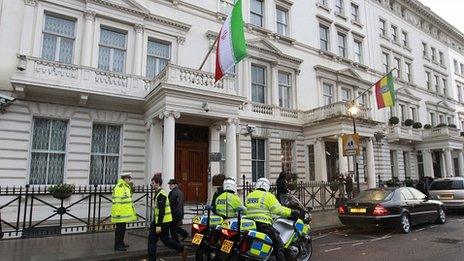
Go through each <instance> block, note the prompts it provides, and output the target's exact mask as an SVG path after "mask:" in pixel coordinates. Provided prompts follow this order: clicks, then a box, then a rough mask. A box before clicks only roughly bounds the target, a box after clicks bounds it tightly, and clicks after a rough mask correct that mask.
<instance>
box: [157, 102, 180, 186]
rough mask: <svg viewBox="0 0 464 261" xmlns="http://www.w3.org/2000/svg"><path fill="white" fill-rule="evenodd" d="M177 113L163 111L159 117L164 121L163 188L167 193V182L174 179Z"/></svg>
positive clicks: (178, 115)
mask: <svg viewBox="0 0 464 261" xmlns="http://www.w3.org/2000/svg"><path fill="white" fill-rule="evenodd" d="M179 117H180V113H179V112H175V111H165V112H163V113H162V114H161V115H160V119H163V120H164V131H163V168H162V169H163V172H162V173H163V176H162V177H163V188H164V189H165V190H166V191H169V186H168V181H169V180H170V179H173V178H174V167H175V164H174V158H175V156H176V155H175V154H176V153H175V152H176V119H178V118H179Z"/></svg>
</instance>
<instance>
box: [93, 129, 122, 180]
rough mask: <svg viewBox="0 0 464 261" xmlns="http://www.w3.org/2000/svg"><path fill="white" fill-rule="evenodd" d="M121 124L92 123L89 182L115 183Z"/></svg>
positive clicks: (117, 171) (117, 169)
mask: <svg viewBox="0 0 464 261" xmlns="http://www.w3.org/2000/svg"><path fill="white" fill-rule="evenodd" d="M120 141H121V126H118V125H106V124H97V123H95V124H93V127H92V151H91V156H90V184H115V183H116V181H117V179H118V173H119V156H120Z"/></svg>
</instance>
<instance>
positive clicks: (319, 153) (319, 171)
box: [314, 138, 327, 181]
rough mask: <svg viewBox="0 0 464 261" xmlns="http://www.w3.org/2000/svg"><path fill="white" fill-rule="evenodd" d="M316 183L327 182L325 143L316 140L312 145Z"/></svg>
mask: <svg viewBox="0 0 464 261" xmlns="http://www.w3.org/2000/svg"><path fill="white" fill-rule="evenodd" d="M314 154H315V161H316V162H314V164H315V167H314V168H315V170H316V181H327V159H326V155H325V142H324V140H323V139H322V138H317V139H316V143H314Z"/></svg>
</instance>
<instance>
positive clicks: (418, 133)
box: [387, 125, 422, 142]
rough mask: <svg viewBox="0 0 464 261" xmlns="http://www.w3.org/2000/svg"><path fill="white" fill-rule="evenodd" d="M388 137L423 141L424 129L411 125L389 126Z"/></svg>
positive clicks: (390, 138)
mask: <svg viewBox="0 0 464 261" xmlns="http://www.w3.org/2000/svg"><path fill="white" fill-rule="evenodd" d="M387 139H388V140H391V141H401V140H403V141H408V142H409V141H422V130H420V129H414V128H412V127H411V126H409V127H408V126H401V125H395V126H389V127H388V132H387Z"/></svg>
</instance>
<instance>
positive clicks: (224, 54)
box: [214, 0, 247, 82]
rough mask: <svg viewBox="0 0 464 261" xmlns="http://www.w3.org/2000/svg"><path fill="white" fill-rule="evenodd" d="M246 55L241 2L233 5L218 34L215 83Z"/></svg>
mask: <svg viewBox="0 0 464 261" xmlns="http://www.w3.org/2000/svg"><path fill="white" fill-rule="evenodd" d="M246 55H247V48H246V41H245V33H244V29H243V16H242V0H238V1H237V2H236V3H235V6H234V8H233V9H232V12H231V13H230V14H229V16H228V17H227V19H226V21H225V22H224V24H223V25H222V28H221V31H220V32H219V38H218V43H217V50H216V72H215V75H214V78H215V81H216V82H217V81H219V80H220V79H221V78H222V77H223V76H224V74H226V73H227V72H228V71H229V70H230V69H231V68H232V67H233V66H234V65H235V64H237V63H238V62H240V61H241V60H242V59H243V58H245V57H246Z"/></svg>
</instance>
